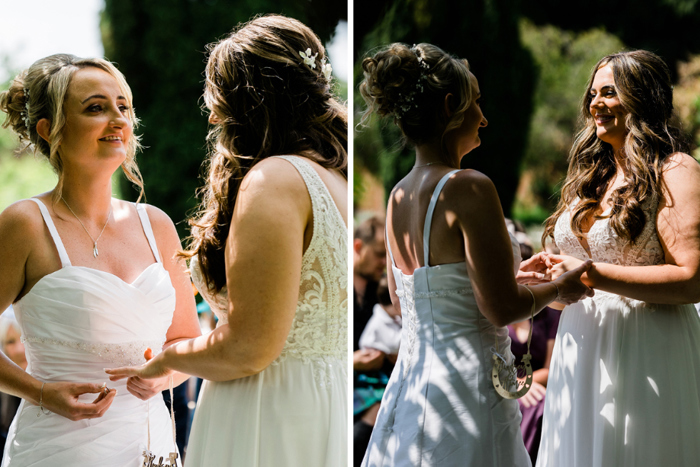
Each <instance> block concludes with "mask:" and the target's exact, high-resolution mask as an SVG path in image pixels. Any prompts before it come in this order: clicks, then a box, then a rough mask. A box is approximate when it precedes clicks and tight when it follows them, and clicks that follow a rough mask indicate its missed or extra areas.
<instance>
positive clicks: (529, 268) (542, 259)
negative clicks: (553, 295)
mask: <svg viewBox="0 0 700 467" xmlns="http://www.w3.org/2000/svg"><path fill="white" fill-rule="evenodd" d="M551 266H552V263H551V261H550V260H549V255H548V254H547V253H544V252H540V253H537V254H536V255H534V256H532V257H530V258H529V259H526V260H525V261H523V262H521V263H520V268H519V269H518V274H517V275H516V276H515V280H516V282H517V283H518V284H543V283H546V282H549V277H548V276H547V269H548V268H550V267H551Z"/></svg>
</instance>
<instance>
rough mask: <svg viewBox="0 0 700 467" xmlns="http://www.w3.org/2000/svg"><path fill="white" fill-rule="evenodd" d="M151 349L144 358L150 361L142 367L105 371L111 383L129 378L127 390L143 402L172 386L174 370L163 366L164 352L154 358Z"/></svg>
mask: <svg viewBox="0 0 700 467" xmlns="http://www.w3.org/2000/svg"><path fill="white" fill-rule="evenodd" d="M152 355H153V353H152V351H151V349H148V350H146V352H145V353H144V357H145V358H146V360H148V361H147V362H146V363H144V364H143V365H141V366H135V367H122V368H110V369H105V373H107V374H108V375H110V376H109V379H110V381H118V380H120V379H124V378H128V380H127V382H126V389H127V390H128V391H129V392H130V393H131V394H133V395H134V396H135V397H138V398H139V399H141V400H144V401H145V400H148V399H150V398H151V397H153V396H155V395H156V394H158V393H160V392H161V391H163V390H165V389H167V388H168V387H169V385H170V375H171V374H173V373H174V372H173V370H171V369H169V368H168V367H166V366H165V365H164V364H163V360H164V358H163V357H164V352H161V353H159V354H158V355H156V357H155V358H153V356H152Z"/></svg>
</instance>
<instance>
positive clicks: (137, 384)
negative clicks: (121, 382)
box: [126, 377, 160, 401]
mask: <svg viewBox="0 0 700 467" xmlns="http://www.w3.org/2000/svg"><path fill="white" fill-rule="evenodd" d="M126 389H127V390H128V391H129V392H130V393H131V394H133V395H134V396H136V397H138V398H139V399H141V400H144V401H145V400H148V399H150V398H151V397H153V396H155V395H156V394H158V393H159V392H160V389H159V387H158V380H144V379H142V378H139V377H133V378H129V379H128V381H127V382H126Z"/></svg>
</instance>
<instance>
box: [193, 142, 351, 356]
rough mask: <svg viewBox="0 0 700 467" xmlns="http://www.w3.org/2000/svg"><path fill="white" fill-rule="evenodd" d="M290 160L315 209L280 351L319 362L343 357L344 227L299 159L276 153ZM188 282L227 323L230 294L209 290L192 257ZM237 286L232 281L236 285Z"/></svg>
mask: <svg viewBox="0 0 700 467" xmlns="http://www.w3.org/2000/svg"><path fill="white" fill-rule="evenodd" d="M277 157H279V158H281V159H285V160H287V161H289V162H290V163H291V164H292V165H294V167H296V169H297V170H298V171H299V173H300V174H301V176H302V178H303V179H304V182H305V183H306V187H307V189H308V190H309V196H310V197H311V204H312V209H313V237H312V238H311V242H310V244H309V247H308V248H307V250H306V252H304V256H303V258H302V266H301V281H300V284H299V296H298V301H297V309H296V314H295V316H294V320H293V322H292V328H291V329H290V331H289V335H288V336H287V342H286V344H285V346H284V348H283V350H282V354H281V355H280V356H279V357H278V359H277V360H276V362H279V361H281V360H283V359H284V358H286V357H288V356H293V357H297V358H301V359H305V360H307V359H310V360H319V359H322V360H324V359H327V358H333V359H335V358H341V359H345V358H346V355H347V309H348V292H347V280H348V276H347V227H346V226H345V223H344V222H343V218H342V216H341V214H340V212H339V211H338V208H337V207H336V206H335V203H334V202H333V198H332V197H331V195H330V193H329V192H328V189H327V188H326V186H325V185H324V183H323V181H322V180H321V178H320V177H319V175H318V174H317V173H316V171H315V170H314V169H313V168H312V167H311V165H310V164H309V163H307V162H306V161H305V160H304V159H303V158H302V157H296V156H277ZM190 270H191V273H192V280H193V282H194V284H195V286H196V287H197V289H198V290H199V291H200V293H201V294H202V296H203V297H204V299H205V300H206V301H207V303H209V306H210V307H211V309H212V311H213V312H214V313H215V314H216V316H217V318H219V323H226V322H227V321H228V318H227V313H228V292H227V289H226V288H224V289H222V290H221V291H220V292H219V293H218V294H211V293H209V292H208V289H207V287H206V283H205V281H204V279H203V277H202V274H201V270H200V268H199V262H198V261H197V259H196V257H195V258H193V260H192V264H191V265H190ZM234 286H235V285H234Z"/></svg>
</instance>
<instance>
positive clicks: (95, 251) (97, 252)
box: [92, 245, 100, 258]
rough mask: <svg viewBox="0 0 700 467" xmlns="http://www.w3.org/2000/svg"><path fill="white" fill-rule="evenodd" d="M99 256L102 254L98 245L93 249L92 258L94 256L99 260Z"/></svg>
mask: <svg viewBox="0 0 700 467" xmlns="http://www.w3.org/2000/svg"><path fill="white" fill-rule="evenodd" d="M99 254H100V252H99V251H97V245H94V246H93V247H92V256H94V257H95V258H97V256H98V255H99Z"/></svg>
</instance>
